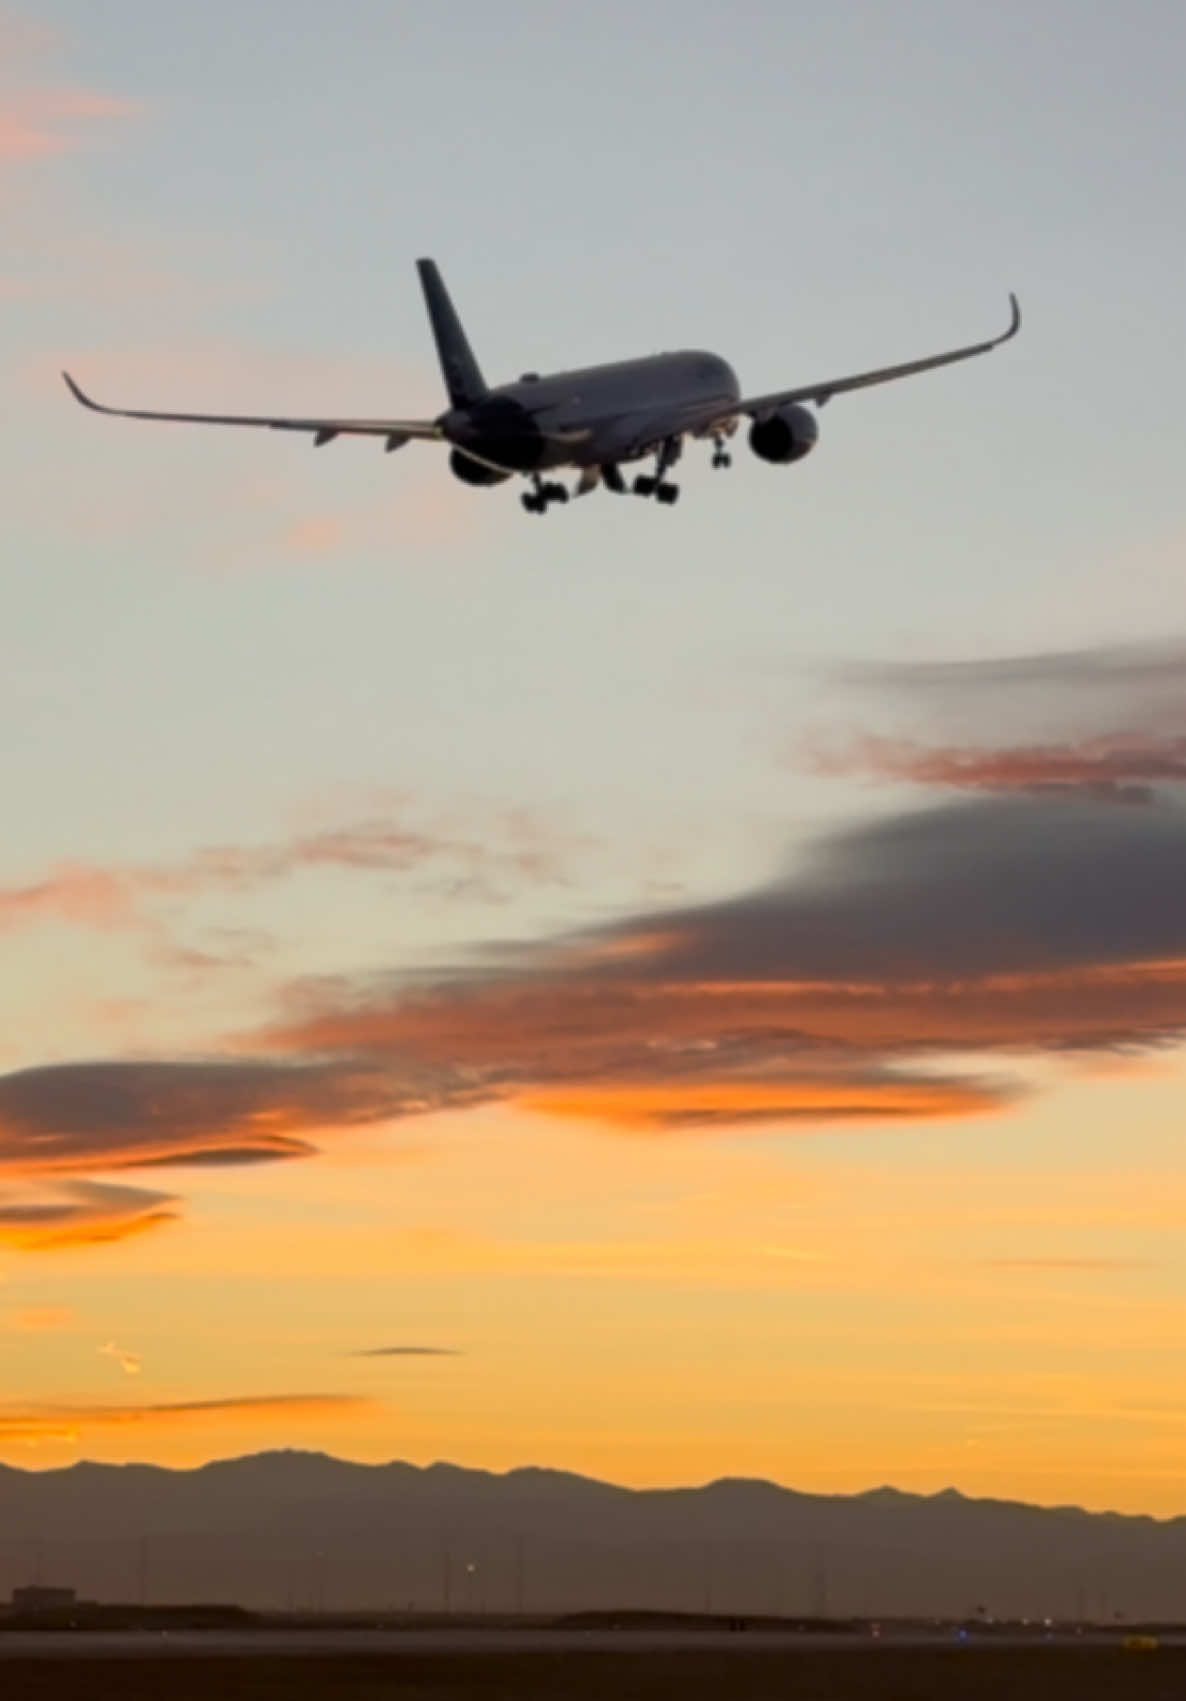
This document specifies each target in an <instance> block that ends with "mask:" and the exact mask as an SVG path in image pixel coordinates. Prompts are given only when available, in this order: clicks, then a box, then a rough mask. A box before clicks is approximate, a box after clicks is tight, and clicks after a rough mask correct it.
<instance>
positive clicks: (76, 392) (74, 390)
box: [62, 372, 108, 413]
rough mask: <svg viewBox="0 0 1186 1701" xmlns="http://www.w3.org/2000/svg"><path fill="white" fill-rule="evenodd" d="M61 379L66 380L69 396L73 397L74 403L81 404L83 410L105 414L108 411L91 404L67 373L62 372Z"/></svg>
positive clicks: (96, 404) (95, 403) (89, 399)
mask: <svg viewBox="0 0 1186 1701" xmlns="http://www.w3.org/2000/svg"><path fill="white" fill-rule="evenodd" d="M62 377H63V378H64V379H65V380H66V387H67V389H68V390H69V391H70V394H71V395H72V396H73V397H74V400H75V401H76V402H81V403H82V405H83V407H84V408H93V409H94V411H95V412H96V413H106V412H107V411H108V410H107V409H106V408H105V407H100V405H99V403H98V402H92V400H91V398H90V397H89V396H88V395H86V394H85V392H84V391H82V390H80V389H79V387H78V385H77V384H76V383H75V382H74V380H73V378H71V376H70V374H69V373H68V372H63V373H62Z"/></svg>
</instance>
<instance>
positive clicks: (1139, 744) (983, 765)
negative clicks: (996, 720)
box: [812, 732, 1186, 801]
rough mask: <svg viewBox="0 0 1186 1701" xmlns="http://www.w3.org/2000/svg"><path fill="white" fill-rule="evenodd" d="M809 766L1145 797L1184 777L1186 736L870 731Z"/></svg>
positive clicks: (990, 787)
mask: <svg viewBox="0 0 1186 1701" xmlns="http://www.w3.org/2000/svg"><path fill="white" fill-rule="evenodd" d="M812 765H813V767H814V768H815V770H816V772H818V773H823V774H854V773H856V774H869V775H871V776H873V777H875V778H877V779H890V780H907V781H910V782H912V783H914V784H918V785H930V786H945V787H954V788H957V789H959V790H963V791H1006V792H1017V791H1050V790H1066V791H1070V790H1076V791H1088V792H1094V793H1096V794H1099V795H1103V796H1114V797H1119V798H1122V799H1125V800H1127V801H1134V800H1139V801H1147V800H1148V798H1149V797H1150V795H1151V794H1150V791H1149V789H1148V788H1149V787H1150V786H1151V785H1153V784H1155V783H1157V782H1159V781H1161V782H1165V781H1169V782H1175V783H1176V782H1181V781H1183V780H1186V735H1182V734H1166V735H1158V734H1155V733H1140V732H1132V733H1111V734H1106V735H1102V736H1099V737H1095V738H1084V739H1080V740H1077V741H1072V742H1066V743H1051V744H1019V745H1012V746H1005V747H1004V748H1000V749H993V748H991V747H984V746H979V745H970V744H968V745H958V744H949V745H937V746H930V745H926V744H921V743H918V742H916V741H914V740H911V739H895V738H879V737H869V738H864V739H862V740H860V742H859V743H857V744H855V745H853V746H852V747H851V748H849V749H848V750H846V751H843V752H840V753H832V754H826V755H825V754H820V755H817V756H816V757H815V758H814V760H813V764H812Z"/></svg>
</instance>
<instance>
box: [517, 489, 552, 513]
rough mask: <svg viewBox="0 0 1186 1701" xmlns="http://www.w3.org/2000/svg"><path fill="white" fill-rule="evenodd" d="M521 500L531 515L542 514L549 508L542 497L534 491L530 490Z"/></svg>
mask: <svg viewBox="0 0 1186 1701" xmlns="http://www.w3.org/2000/svg"><path fill="white" fill-rule="evenodd" d="M519 500H520V502H522V504H523V506H524V507H525V508H526V510H527V512H528V513H529V514H542V513H543V512H544V510H545V509H546V508H547V506H548V504H547V503H546V502H545V501H544V498H543V497H542V496H537V495H536V494H535V492H534V491H530V490H529V491H528V492H527V494H526V495H525V496H521V497H520V498H519Z"/></svg>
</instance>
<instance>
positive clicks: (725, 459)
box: [712, 431, 733, 467]
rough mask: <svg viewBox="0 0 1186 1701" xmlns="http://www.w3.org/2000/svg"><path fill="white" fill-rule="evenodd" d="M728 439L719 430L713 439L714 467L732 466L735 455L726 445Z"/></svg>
mask: <svg viewBox="0 0 1186 1701" xmlns="http://www.w3.org/2000/svg"><path fill="white" fill-rule="evenodd" d="M725 442H726V439H725V438H724V437H722V436H721V434H720V432H719V431H718V432H717V433H716V435H715V436H714V437H713V440H712V464H713V466H714V467H731V466H732V465H733V457H732V455H731V454H730V453H729V451H728V449H727V448H726V447H725Z"/></svg>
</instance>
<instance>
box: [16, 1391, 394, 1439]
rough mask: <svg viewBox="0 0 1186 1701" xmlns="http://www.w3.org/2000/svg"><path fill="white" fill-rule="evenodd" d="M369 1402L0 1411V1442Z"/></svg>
mask: <svg viewBox="0 0 1186 1701" xmlns="http://www.w3.org/2000/svg"><path fill="white" fill-rule="evenodd" d="M373 1405H374V1401H372V1400H369V1399H365V1398H363V1397H362V1396H360V1395H354V1394H261V1395H244V1396H240V1397H237V1398H233V1399H225V1400H177V1401H171V1402H166V1403H163V1404H157V1405H141V1406H125V1405H24V1406H15V1405H14V1406H0V1442H2V1441H22V1442H26V1443H31V1444H36V1443H38V1442H43V1441H77V1440H80V1439H81V1438H82V1437H83V1436H84V1435H86V1433H87V1432H88V1431H89V1430H94V1429H123V1428H129V1427H135V1428H137V1429H144V1428H147V1429H159V1428H166V1427H168V1428H177V1427H183V1426H184V1427H193V1426H195V1425H210V1424H218V1423H220V1422H223V1421H229V1422H234V1423H238V1422H241V1421H242V1420H243V1419H244V1418H246V1419H249V1420H250V1419H254V1418H262V1419H270V1418H274V1417H288V1418H293V1417H297V1418H301V1417H324V1416H327V1415H333V1414H335V1413H349V1412H357V1411H363V1410H365V1409H366V1408H367V1407H370V1406H373Z"/></svg>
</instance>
